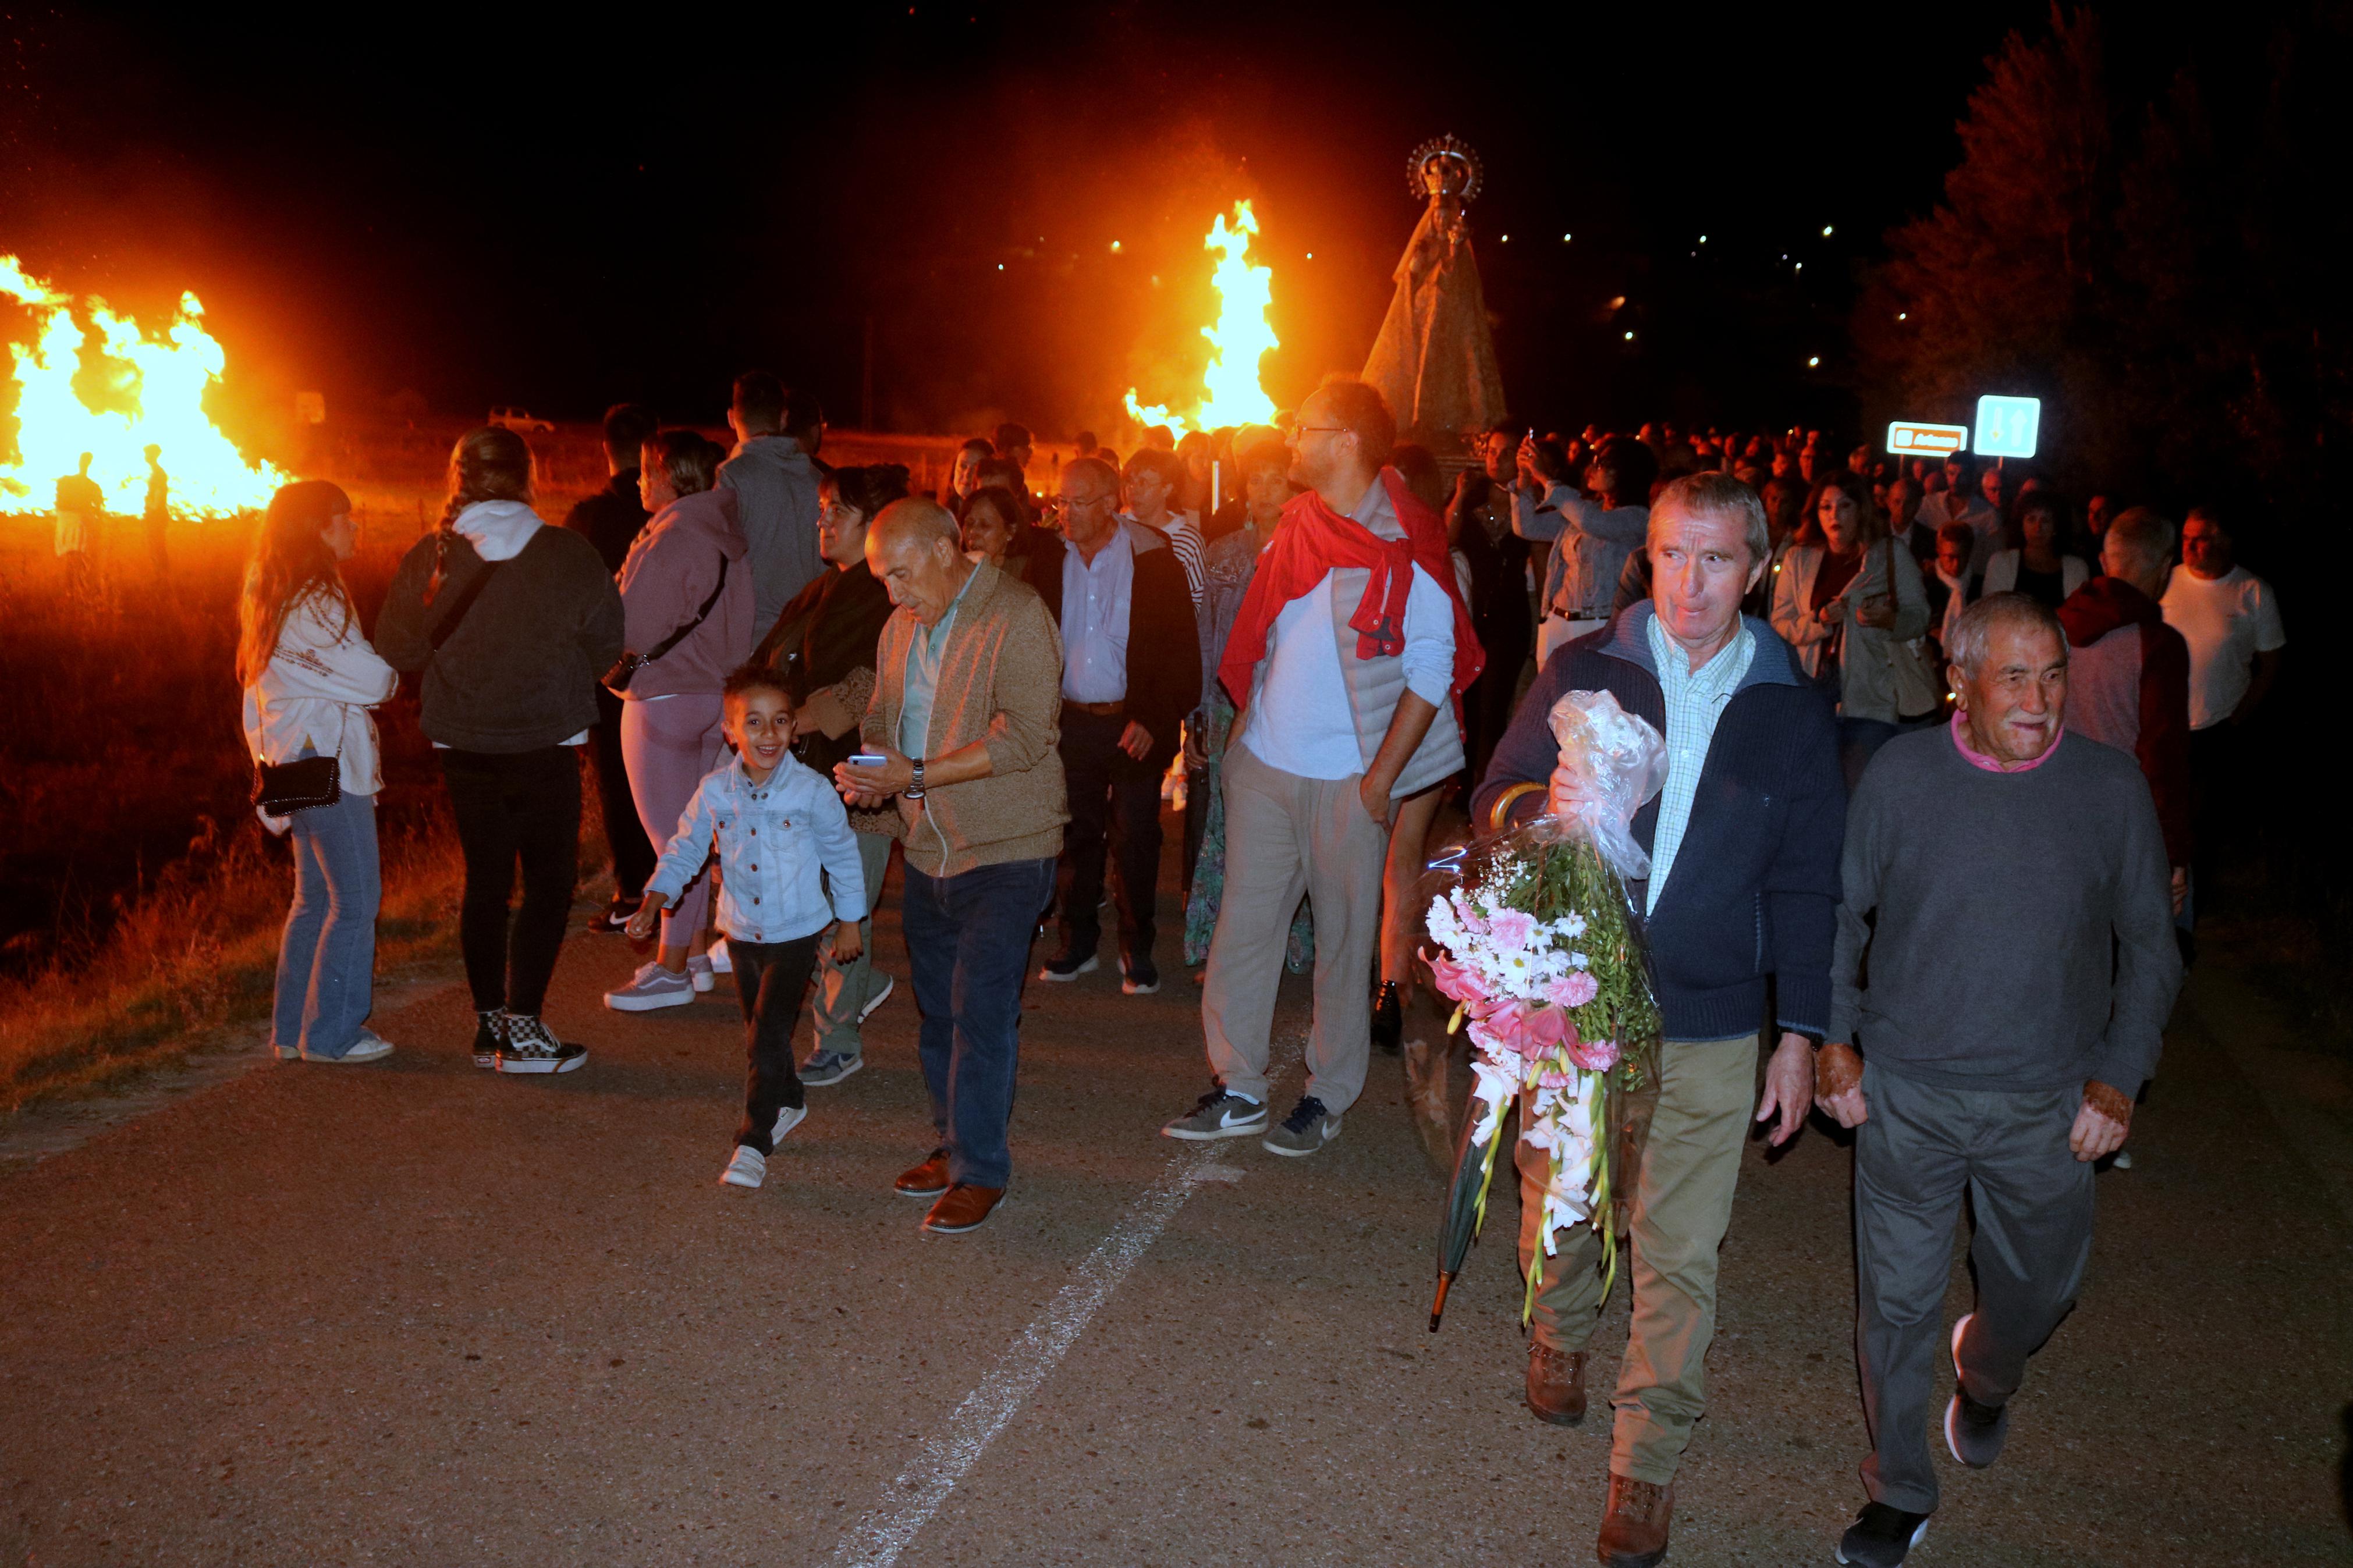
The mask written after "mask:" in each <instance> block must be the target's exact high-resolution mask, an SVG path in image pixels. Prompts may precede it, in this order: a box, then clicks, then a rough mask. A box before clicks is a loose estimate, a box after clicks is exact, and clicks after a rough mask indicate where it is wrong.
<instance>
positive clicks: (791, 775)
mask: <svg viewBox="0 0 2353 1568" xmlns="http://www.w3.org/2000/svg"><path fill="white" fill-rule="evenodd" d="M714 839H716V840H717V842H718V845H719V864H720V867H721V868H722V870H723V873H724V879H723V881H722V882H721V883H720V885H719V929H720V930H721V931H725V932H726V933H727V935H728V938H729V939H730V940H731V941H736V942H791V941H793V940H795V939H796V938H798V937H804V936H807V935H809V934H810V933H811V932H813V931H823V930H824V929H825V928H826V926H827V925H828V923H830V922H831V921H836V920H844V921H857V920H862V919H864V918H865V915H866V910H867V887H866V873H865V870H864V868H862V867H861V866H860V864H859V859H858V838H857V836H856V835H855V834H853V833H851V832H850V830H849V813H848V812H847V811H845V810H844V809H843V808H842V805H841V797H840V796H839V795H836V794H834V792H833V785H831V784H828V783H827V782H826V781H825V780H824V779H823V778H821V777H819V776H818V774H817V773H812V772H811V771H810V770H809V769H807V768H806V767H804V766H802V765H801V764H800V763H797V762H795V761H794V760H793V759H792V757H791V756H790V755H789V754H787V755H786V757H785V758H784V759H783V760H782V761H780V762H779V763H777V764H776V772H774V773H770V774H769V775H768V782H767V783H766V784H754V783H753V782H752V781H751V779H750V778H749V777H748V776H747V775H746V774H745V773H744V761H743V759H742V758H741V757H730V758H729V759H728V760H727V761H726V762H725V763H723V764H722V765H721V766H719V767H717V768H714V769H713V770H712V772H711V773H709V774H707V775H706V776H705V777H704V779H703V781H702V783H701V784H697V785H696V786H695V789H694V798H693V800H691V801H690V802H689V803H688V804H687V807H686V811H685V814H684V815H683V816H681V817H680V818H679V819H678V833H677V835H676V836H675V837H672V838H671V839H670V847H668V848H666V849H664V850H663V851H662V856H661V862H660V864H659V865H657V866H656V867H655V868H654V874H653V876H652V877H651V878H649V879H648V880H647V882H646V891H648V892H649V893H652V892H659V893H661V894H663V895H664V896H665V897H666V898H667V899H668V900H669V901H670V903H673V904H675V903H677V902H678V896H679V894H680V893H681V892H683V891H684V890H685V889H686V885H687V884H688V883H689V882H691V881H692V880H694V879H695V878H696V877H697V876H699V875H701V874H702V863H703V861H704V860H705V859H707V858H709V857H710V854H711V846H712V841H713V840H714ZM819 871H823V872H824V873H825V874H826V876H827V877H828V879H829V880H830V882H831V886H832V900H831V903H830V904H829V905H828V901H827V898H826V889H825V887H824V886H823V885H822V884H820V883H819V881H818V872H819Z"/></svg>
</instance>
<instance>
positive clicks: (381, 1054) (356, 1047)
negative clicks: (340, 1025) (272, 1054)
mask: <svg viewBox="0 0 2353 1568" xmlns="http://www.w3.org/2000/svg"><path fill="white" fill-rule="evenodd" d="M285 1054H286V1049H285V1047H283V1046H281V1047H279V1055H280V1057H283V1056H284V1055H285ZM296 1054H297V1055H299V1056H300V1057H301V1058H302V1059H303V1060H304V1061H306V1062H372V1061H378V1060H381V1059H382V1058H385V1057H388V1056H390V1055H392V1042H391V1041H390V1040H387V1039H385V1037H383V1036H382V1035H379V1034H377V1033H376V1032H375V1030H374V1029H362V1030H361V1031H360V1037H359V1038H358V1039H356V1040H353V1042H352V1048H351V1049H350V1050H347V1051H345V1052H344V1053H343V1055H342V1056H339V1057H322V1056H321V1055H320V1054H319V1053H318V1052H316V1051H301V1052H297V1053H296Z"/></svg>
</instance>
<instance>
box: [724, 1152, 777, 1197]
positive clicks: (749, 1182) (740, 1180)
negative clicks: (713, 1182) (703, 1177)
mask: <svg viewBox="0 0 2353 1568" xmlns="http://www.w3.org/2000/svg"><path fill="white" fill-rule="evenodd" d="M767 1175H768V1157H767V1156H766V1155H765V1154H763V1153H761V1152H759V1151H758V1150H757V1149H754V1148H753V1147H752V1146H751V1145H750V1144H749V1143H738V1144H736V1145H735V1157H734V1158H733V1159H732V1160H730V1161H728V1162H727V1168H726V1169H725V1170H723V1171H722V1172H720V1173H719V1180H720V1181H721V1182H722V1183H723V1184H725V1185H727V1186H731V1187H756V1186H758V1185H759V1184H761V1183H762V1182H764V1181H765V1180H766V1179H767Z"/></svg>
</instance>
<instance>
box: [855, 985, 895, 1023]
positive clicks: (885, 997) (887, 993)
mask: <svg viewBox="0 0 2353 1568" xmlns="http://www.w3.org/2000/svg"><path fill="white" fill-rule="evenodd" d="M897 989H899V981H898V977H897V976H895V975H890V974H886V975H884V976H883V977H882V989H881V990H880V991H877V992H876V993H874V994H873V995H871V996H869V997H868V998H867V999H866V1005H865V1006H863V1007H860V1009H859V1010H858V1021H859V1022H860V1023H861V1024H863V1023H864V1022H866V1020H867V1019H869V1018H871V1017H872V1016H874V1009H875V1008H877V1007H880V1006H881V1005H882V1004H883V1003H885V1002H888V1001H889V1000H891V993H892V992H893V991H896V990H897Z"/></svg>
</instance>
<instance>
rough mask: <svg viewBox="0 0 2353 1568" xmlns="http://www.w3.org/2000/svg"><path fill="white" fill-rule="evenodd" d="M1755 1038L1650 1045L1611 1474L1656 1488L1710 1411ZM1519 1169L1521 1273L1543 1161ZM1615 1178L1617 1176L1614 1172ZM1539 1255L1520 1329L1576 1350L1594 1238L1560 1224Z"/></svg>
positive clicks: (1596, 1311) (1595, 1254)
mask: <svg viewBox="0 0 2353 1568" xmlns="http://www.w3.org/2000/svg"><path fill="white" fill-rule="evenodd" d="M1758 1046H1759V1039H1758V1037H1757V1036H1755V1035H1743V1036H1741V1037H1738V1038H1737V1039H1730V1040H1669V1041H1667V1042H1666V1043H1665V1044H1664V1045H1663V1046H1662V1047H1660V1050H1659V1106H1658V1110H1657V1112H1656V1114H1655V1115H1654V1116H1653V1117H1652V1118H1651V1136H1650V1141H1649V1142H1647V1143H1646V1144H1645V1145H1644V1146H1643V1150H1642V1168H1641V1173H1640V1175H1639V1176H1638V1177H1637V1179H1636V1184H1635V1189H1634V1209H1633V1216H1632V1226H1633V1237H1632V1257H1631V1258H1628V1257H1627V1256H1626V1255H1625V1254H1624V1253H1622V1252H1621V1253H1620V1267H1621V1268H1627V1269H1628V1271H1629V1272H1630V1275H1631V1277H1632V1279H1633V1286H1634V1311H1633V1317H1632V1321H1631V1322H1630V1324H1629V1331H1628V1335H1627V1344H1626V1359H1625V1361H1624V1362H1623V1363H1621V1365H1620V1369H1619V1373H1618V1393H1617V1394H1616V1396H1615V1397H1614V1398H1613V1399H1612V1400H1611V1401H1610V1404H1611V1405H1613V1406H1614V1407H1615V1408H1616V1410H1617V1413H1618V1420H1617V1428H1616V1431H1615V1433H1614V1434H1613V1435H1612V1437H1611V1439H1610V1450H1609V1468H1610V1469H1611V1470H1612V1471H1614V1472H1615V1473H1617V1474H1619V1475H1621V1476H1627V1477H1630V1478H1631V1479H1634V1480H1638V1481H1648V1482H1650V1483H1651V1485H1653V1486H1665V1485H1666V1484H1667V1483H1668V1482H1669V1481H1672V1480H1673V1479H1675V1465H1676V1462H1677V1461H1678V1460H1679V1459H1681V1458H1683V1449H1684V1448H1685V1447H1687V1446H1688V1445H1689V1444H1690V1442H1691V1429H1692V1424H1693V1423H1694V1421H1697V1420H1698V1419H1699V1417H1700V1413H1701V1412H1702V1411H1704V1409H1706V1407H1707V1399H1706V1385H1705V1382H1704V1368H1705V1363H1706V1361H1707V1347H1708V1342H1710V1341H1711V1340H1713V1339H1714V1338H1715V1263H1716V1249H1717V1247H1720V1246H1722V1245H1723V1242H1724V1233H1725V1227H1726V1226H1729V1225H1730V1224H1731V1222H1732V1189H1733V1186H1734V1184H1735V1183H1736V1181H1737V1180H1738V1178H1739V1175H1740V1150H1741V1146H1742V1144H1743V1142H1745V1141H1746V1138H1747V1134H1748V1117H1749V1113H1750V1112H1751V1110H1754V1109H1755V1106H1756V1102H1757V1048H1758ZM1516 1158H1517V1160H1518V1163H1519V1167H1520V1270H1521V1272H1522V1274H1524V1275H1525V1273H1526V1271H1527V1268H1528V1266H1529V1262H1530V1260H1531V1259H1532V1258H1535V1251H1536V1247H1537V1246H1538V1242H1537V1228H1538V1226H1539V1224H1540V1223H1541V1220H1542V1216H1543V1212H1544V1184H1545V1177H1546V1167H1547V1163H1548V1161H1549V1159H1550V1156H1549V1155H1547V1154H1546V1153H1545V1152H1544V1151H1542V1150H1540V1149H1535V1148H1531V1147H1529V1146H1528V1145H1527V1144H1526V1143H1525V1142H1522V1143H1520V1144H1519V1145H1518V1146H1517V1154H1516ZM1613 1179H1616V1180H1620V1181H1622V1180H1623V1179H1624V1178H1623V1175H1622V1173H1619V1174H1617V1175H1616V1176H1615V1177H1614V1178H1613ZM1554 1245H1555V1247H1556V1251H1555V1252H1554V1254H1553V1255H1552V1256H1551V1257H1550V1258H1546V1259H1545V1263H1544V1281H1543V1284H1542V1285H1541V1286H1540V1287H1539V1288H1538V1289H1537V1291H1536V1299H1535V1312H1534V1314H1533V1316H1532V1317H1531V1319H1530V1321H1529V1330H1530V1332H1531V1333H1532V1334H1534V1336H1535V1341H1536V1342H1537V1343H1538V1344H1542V1345H1548V1346H1551V1347H1552V1348H1554V1349H1556V1350H1564V1351H1581V1350H1584V1349H1585V1348H1586V1347H1587V1345H1588V1344H1589V1343H1590V1342H1591V1341H1592V1339H1593V1325H1594V1324H1595V1323H1596V1322H1597V1321H1599V1319H1600V1316H1601V1307H1602V1297H1601V1237H1600V1236H1599V1233H1598V1232H1596V1231H1595V1230H1594V1229H1593V1228H1592V1227H1591V1226H1584V1225H1574V1226H1562V1227H1561V1229H1560V1230H1559V1231H1558V1232H1556V1235H1555V1237H1554Z"/></svg>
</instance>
